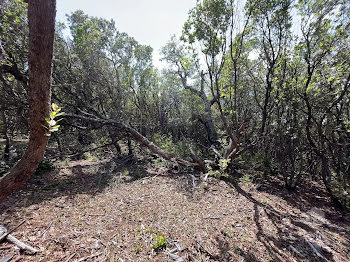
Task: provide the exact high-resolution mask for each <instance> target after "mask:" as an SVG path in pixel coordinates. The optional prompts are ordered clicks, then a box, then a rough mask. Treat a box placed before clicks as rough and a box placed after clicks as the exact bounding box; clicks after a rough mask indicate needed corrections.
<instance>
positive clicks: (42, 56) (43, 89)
mask: <svg viewBox="0 0 350 262" xmlns="http://www.w3.org/2000/svg"><path fill="white" fill-rule="evenodd" d="M55 16H56V0H30V1H29V3H28V21H29V90H30V112H29V118H30V121H29V131H30V136H29V142H28V146H27V149H26V152H25V153H24V155H23V157H22V159H21V160H20V161H19V162H18V163H17V164H16V165H15V166H14V167H13V168H12V169H11V170H10V172H9V173H7V174H5V175H4V176H3V177H2V178H0V202H1V201H2V200H4V199H5V198H6V197H7V196H8V195H9V194H11V193H12V192H13V191H14V190H15V189H17V188H19V187H20V186H21V185H23V184H24V183H25V182H26V181H27V180H28V179H29V178H30V176H31V175H32V174H33V172H34V171H35V169H36V168H37V166H38V165H39V163H40V161H41V160H42V158H43V155H44V153H45V149H46V145H47V141H48V136H47V130H46V129H45V127H44V126H45V125H46V122H45V118H46V117H48V115H49V111H50V102H51V70H52V54H53V41H54V32H55Z"/></svg>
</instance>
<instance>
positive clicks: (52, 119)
mask: <svg viewBox="0 0 350 262" xmlns="http://www.w3.org/2000/svg"><path fill="white" fill-rule="evenodd" d="M61 110H62V108H60V107H59V106H58V105H56V104H55V103H53V104H52V105H51V110H50V115H49V117H48V118H45V121H46V124H47V126H45V128H46V129H47V130H48V132H49V133H48V135H50V133H51V132H56V131H58V128H59V127H60V125H58V124H57V123H58V122H59V121H61V120H62V118H61V119H57V117H59V116H62V115H64V112H60V111H61Z"/></svg>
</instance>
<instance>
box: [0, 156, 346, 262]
mask: <svg viewBox="0 0 350 262" xmlns="http://www.w3.org/2000/svg"><path fill="white" fill-rule="evenodd" d="M93 160H94V161H91V160H90V161H87V160H80V161H63V162H60V163H58V164H56V169H55V170H53V171H51V172H48V173H45V174H41V175H38V174H37V175H35V176H34V177H33V178H32V179H31V180H30V181H29V182H28V183H27V184H26V185H25V186H24V187H23V188H22V189H21V190H20V191H18V192H16V193H14V194H13V195H11V196H10V197H9V198H8V199H7V200H6V201H5V202H4V203H2V204H0V224H3V225H5V226H6V227H7V228H8V229H11V228H14V227H16V225H18V224H20V223H21V222H22V221H25V222H24V224H23V225H21V226H20V227H19V228H18V229H17V230H15V232H14V233H13V235H14V236H15V237H17V238H18V239H19V240H21V241H24V242H25V243H27V244H30V245H31V246H33V247H35V248H37V249H40V251H41V252H40V253H38V254H36V255H29V254H26V253H23V252H20V251H19V250H18V249H17V248H16V247H15V246H14V245H12V244H9V243H6V242H5V243H1V244H0V260H1V257H3V256H4V255H7V254H13V255H14V257H13V260H12V261H175V260H176V259H177V260H176V261H252V262H254V261H283V262H284V261H323V260H327V261H339V262H344V261H350V226H349V225H350V222H349V218H348V217H347V216H346V215H345V214H344V213H343V212H342V211H340V210H337V209H335V208H334V207H333V205H332V203H331V202H330V200H329V198H328V197H327V195H326V193H325V192H324V190H323V189H322V187H320V186H318V185H317V184H316V183H315V182H310V183H307V184H304V185H303V186H304V187H303V188H302V189H298V190H299V192H298V191H297V192H290V191H288V190H286V189H284V188H283V186H282V183H281V182H280V181H279V180H278V179H271V178H270V179H269V180H263V181H258V182H257V181H252V176H251V175H249V174H245V173H244V171H242V175H243V176H242V177H241V178H239V179H236V180H235V181H236V182H233V183H229V182H224V181H222V180H218V179H215V178H211V177H209V178H208V179H207V180H205V177H204V175H200V174H196V173H191V171H190V170H187V171H186V170H182V169H178V170H177V169H174V168H171V169H170V168H165V167H162V166H161V165H160V164H159V163H158V162H156V163H153V164H147V163H149V161H141V160H132V161H131V160H130V159H108V160H103V161H100V160H97V159H93ZM301 192H303V193H301ZM310 244H311V245H310ZM312 247H314V248H316V249H317V250H318V251H319V252H320V254H319V255H321V256H322V257H323V258H321V257H317V255H316V253H315V252H314V251H313V249H312ZM181 259H182V260H181Z"/></svg>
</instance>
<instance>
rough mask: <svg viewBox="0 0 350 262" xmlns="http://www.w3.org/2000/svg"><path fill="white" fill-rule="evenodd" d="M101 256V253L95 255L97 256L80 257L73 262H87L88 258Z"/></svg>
mask: <svg viewBox="0 0 350 262" xmlns="http://www.w3.org/2000/svg"><path fill="white" fill-rule="evenodd" d="M101 254H102V253H97V254H94V255H91V256H87V257H82V258H80V259H78V260H76V261H75V262H82V261H85V260H87V259H89V258H94V257H98V256H100V255H101Z"/></svg>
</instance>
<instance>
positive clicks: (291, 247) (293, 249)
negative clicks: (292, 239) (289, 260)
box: [289, 245, 304, 257]
mask: <svg viewBox="0 0 350 262" xmlns="http://www.w3.org/2000/svg"><path fill="white" fill-rule="evenodd" d="M289 248H290V249H291V250H292V251H293V252H294V253H295V254H297V255H299V256H300V257H304V256H303V255H302V254H301V253H300V252H299V251H298V250H297V249H296V248H295V247H293V246H292V245H289Z"/></svg>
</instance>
